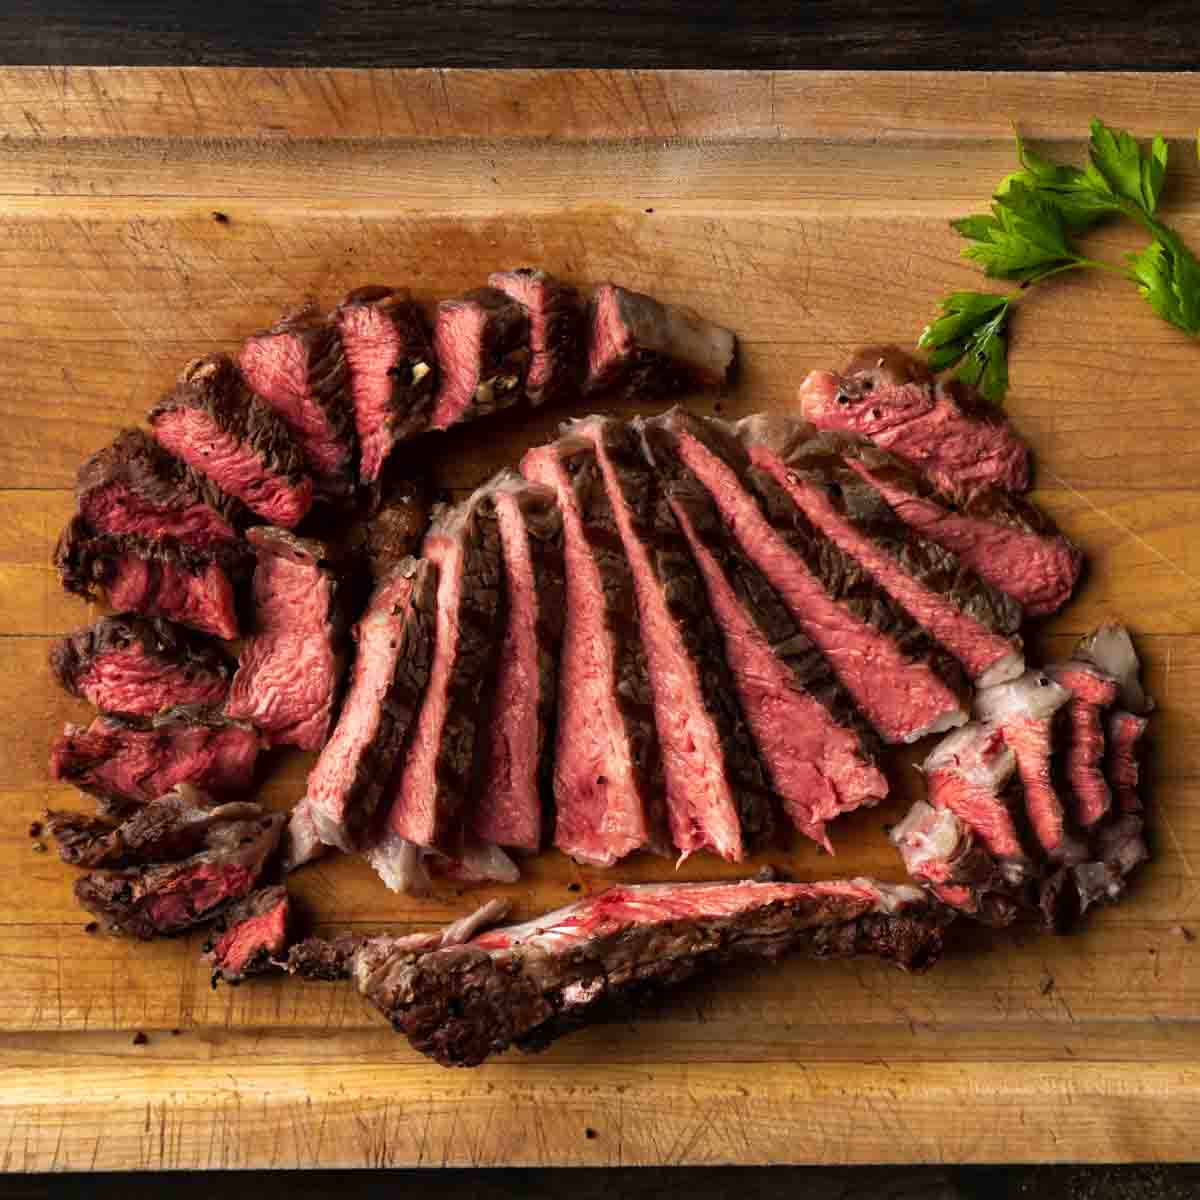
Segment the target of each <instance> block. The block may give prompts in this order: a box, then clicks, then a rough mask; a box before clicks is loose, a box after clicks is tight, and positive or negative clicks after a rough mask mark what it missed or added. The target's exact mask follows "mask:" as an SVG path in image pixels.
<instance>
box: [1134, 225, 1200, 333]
mask: <svg viewBox="0 0 1200 1200" xmlns="http://www.w3.org/2000/svg"><path fill="white" fill-rule="evenodd" d="M1129 265H1130V267H1131V269H1132V273H1133V277H1134V279H1135V280H1136V281H1137V284H1138V291H1139V292H1140V293H1141V295H1142V297H1143V298H1144V299H1145V300H1146V302H1147V303H1148V304H1149V305H1150V307H1151V308H1152V309H1154V311H1155V312H1156V313H1158V315H1159V316H1160V317H1162V318H1163V320H1164V321H1169V322H1170V323H1171V324H1172V325H1174V326H1176V328H1178V329H1182V330H1183V331H1184V332H1185V333H1189V334H1191V335H1192V336H1193V337H1196V336H1200V262H1197V261H1196V257H1195V255H1194V254H1192V252H1191V251H1190V250H1189V249H1188V248H1187V247H1186V246H1185V245H1184V244H1183V243H1182V242H1181V241H1180V240H1179V239H1178V238H1177V237H1175V236H1174V235H1168V236H1166V237H1163V238H1155V239H1154V241H1152V242H1151V243H1150V244H1149V245H1148V246H1147V247H1146V248H1145V249H1144V250H1142V251H1141V252H1140V253H1139V254H1131V255H1130V256H1129Z"/></svg>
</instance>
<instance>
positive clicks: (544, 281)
mask: <svg viewBox="0 0 1200 1200" xmlns="http://www.w3.org/2000/svg"><path fill="white" fill-rule="evenodd" d="M488 286H489V287H494V288H498V289H499V290H500V291H502V292H504V293H505V294H506V295H509V296H511V297H512V298H513V299H514V300H516V301H518V302H519V303H520V304H521V305H522V307H523V308H524V309H525V311H526V312H527V313H528V314H529V354H530V357H529V372H528V374H527V375H526V377H525V395H526V396H527V397H528V398H529V403H530V404H532V405H534V406H535V407H536V406H537V405H539V404H558V403H561V402H565V401H566V400H567V399H569V398H570V397H571V396H572V395H574V393H575V392H576V391H577V390H578V388H579V385H580V384H581V383H582V382H583V366H584V324H583V309H582V305H581V302H580V298H579V293H578V292H577V291H576V290H575V289H574V288H573V287H569V286H568V285H567V284H565V283H563V282H561V281H560V280H558V279H555V278H554V276H553V275H548V274H547V273H546V272H545V271H533V270H530V269H529V268H528V267H521V268H519V269H518V270H516V271H497V272H496V273H495V274H494V275H489V276H488Z"/></svg>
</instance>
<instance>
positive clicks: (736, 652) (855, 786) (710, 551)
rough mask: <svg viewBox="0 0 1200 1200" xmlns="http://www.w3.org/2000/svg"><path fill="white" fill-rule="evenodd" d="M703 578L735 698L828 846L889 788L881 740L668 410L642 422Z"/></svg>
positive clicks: (802, 817)
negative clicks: (704, 477) (733, 533)
mask: <svg viewBox="0 0 1200 1200" xmlns="http://www.w3.org/2000/svg"><path fill="white" fill-rule="evenodd" d="M638 429H639V432H640V433H641V437H642V445H643V448H644V450H645V452H646V455H647V457H648V458H649V459H650V461H651V462H652V463H653V465H654V467H655V470H656V472H657V477H658V480H659V482H660V486H661V487H662V488H663V489H664V492H665V494H666V497H667V500H668V502H669V504H670V506H671V511H672V513H673V514H674V515H675V519H676V520H677V521H678V523H679V528H680V530H681V531H682V533H683V535H684V537H685V538H686V539H687V542H688V546H689V548H690V550H691V553H692V556H693V558H694V559H695V562H696V566H697V568H698V569H699V571H700V574H701V576H702V577H703V581H704V587H705V589H706V591H707V594H708V603H709V606H710V608H711V609H712V613H713V617H714V619H715V620H716V623H717V625H718V627H719V628H720V631H721V635H722V638H723V641H724V649H725V658H726V661H727V662H728V663H729V668H730V670H731V671H732V673H733V682H734V686H735V688H736V690H737V696H738V701H739V703H740V704H741V708H742V711H743V713H745V716H746V720H747V722H748V724H749V726H750V730H751V732H752V733H753V735H754V740H755V742H756V744H757V746H758V750H759V754H760V755H761V756H762V760H763V764H764V766H765V767H766V769H767V771H768V773H769V775H770V779H771V784H772V787H773V788H774V790H775V792H776V793H777V794H778V796H779V798H780V800H781V802H782V804H783V808H784V811H785V812H786V813H787V815H788V817H789V819H790V820H791V821H792V824H793V825H795V827H796V828H797V829H798V830H800V832H801V833H803V834H804V835H805V836H807V837H810V838H812V839H813V840H814V841H816V842H818V843H819V844H820V845H822V846H824V847H825V849H827V850H830V851H831V852H832V848H831V847H830V845H829V839H828V836H827V835H826V832H825V824H826V822H827V821H831V820H833V819H834V818H835V817H837V816H839V815H840V814H841V813H844V812H850V811H852V810H854V809H856V808H859V807H861V806H863V805H873V804H877V803H878V802H879V801H880V800H881V799H882V798H883V797H884V796H886V795H887V791H888V785H887V780H886V778H885V777H884V775H883V774H882V772H880V771H879V770H878V768H877V767H876V765H875V761H874V760H875V751H876V749H877V747H878V741H877V739H876V737H875V735H874V733H873V732H872V730H871V728H870V726H869V725H868V724H867V723H866V722H865V721H864V720H863V719H862V718H861V717H860V716H859V714H858V711H857V709H856V708H855V706H854V701H853V699H852V697H851V696H850V694H849V693H848V692H847V691H846V690H845V688H843V687H842V685H841V683H840V682H839V681H838V678H837V676H836V675H835V674H834V672H833V669H832V667H831V666H830V665H829V662H828V661H827V660H826V659H825V657H824V656H823V655H822V654H821V653H820V651H819V650H817V648H816V646H815V645H814V644H813V643H812V641H811V640H810V639H809V638H808V637H806V636H805V634H804V633H802V632H801V630H800V629H799V627H798V626H797V625H796V622H795V621H794V620H793V618H792V616H791V614H790V613H789V612H788V609H787V606H786V605H785V604H784V603H783V601H782V600H780V598H779V596H778V595H777V594H776V592H775V591H774V589H773V588H772V587H771V585H770V584H769V583H768V582H767V580H766V579H765V577H764V576H763V574H762V572H760V571H759V570H758V568H757V567H755V566H754V564H753V563H752V562H751V561H750V559H749V558H748V557H747V556H746V555H745V554H744V553H743V552H742V551H741V550H740V549H739V548H738V546H737V543H736V542H735V541H734V540H733V539H732V538H731V537H730V536H729V534H728V531H727V530H726V528H725V524H724V522H723V521H722V520H721V516H720V513H718V512H717V509H716V506H715V505H714V503H713V501H712V497H711V496H710V495H709V494H708V492H707V491H706V490H705V489H704V487H703V486H701V484H700V482H699V480H697V479H696V477H695V476H694V475H693V474H692V473H691V471H689V470H688V469H687V467H685V466H684V465H683V463H682V461H681V460H680V458H679V453H678V448H677V446H676V442H675V436H674V434H673V433H672V432H671V431H670V429H669V428H668V427H667V425H666V424H665V423H664V421H663V419H662V418H659V417H656V418H653V419H652V420H642V421H639V422H638Z"/></svg>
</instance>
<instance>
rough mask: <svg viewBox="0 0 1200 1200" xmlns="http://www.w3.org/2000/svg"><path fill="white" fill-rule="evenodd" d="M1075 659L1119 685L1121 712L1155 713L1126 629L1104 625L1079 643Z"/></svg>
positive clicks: (1118, 700)
mask: <svg viewBox="0 0 1200 1200" xmlns="http://www.w3.org/2000/svg"><path fill="white" fill-rule="evenodd" d="M1072 657H1073V658H1077V659H1082V660H1083V661H1084V662H1088V663H1091V664H1092V665H1093V666H1095V667H1098V668H1099V669H1100V670H1101V671H1104V672H1106V673H1107V674H1108V675H1110V676H1112V678H1113V679H1115V680H1116V681H1117V688H1118V691H1117V703H1118V704H1120V706H1121V707H1122V708H1124V709H1127V710H1128V711H1129V712H1131V713H1139V714H1141V715H1145V714H1146V713H1148V712H1150V711H1152V710H1153V708H1154V701H1153V700H1152V699H1151V698H1150V696H1148V695H1147V694H1146V691H1145V689H1144V688H1143V687H1142V682H1141V675H1142V664H1141V663H1140V662H1139V661H1138V656H1137V651H1136V650H1135V649H1134V648H1133V639H1132V638H1130V636H1129V630H1128V629H1126V628H1125V626H1124V625H1115V624H1109V625H1101V626H1100V628H1099V629H1097V630H1095V631H1094V632H1092V633H1089V634H1088V635H1087V637H1085V638H1081V639H1080V641H1079V644H1078V645H1077V646H1076V647H1075V652H1074V654H1073V655H1072Z"/></svg>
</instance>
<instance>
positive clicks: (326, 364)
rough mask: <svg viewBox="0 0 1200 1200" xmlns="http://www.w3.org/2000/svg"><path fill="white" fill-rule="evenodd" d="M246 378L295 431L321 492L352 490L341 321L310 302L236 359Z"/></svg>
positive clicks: (341, 494) (338, 495)
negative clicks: (324, 313) (339, 334)
mask: <svg viewBox="0 0 1200 1200" xmlns="http://www.w3.org/2000/svg"><path fill="white" fill-rule="evenodd" d="M238 365H239V366H240V367H241V369H242V376H243V378H244V379H245V380H246V382H247V383H248V384H249V385H250V388H251V390H252V391H253V392H254V393H255V395H257V396H261V397H262V398H263V399H264V400H265V401H266V402H267V403H268V404H269V405H270V406H271V407H272V408H273V409H274V410H275V411H276V412H277V413H278V414H279V416H280V418H281V419H282V420H283V423H284V424H285V425H286V426H287V427H288V429H289V430H290V431H291V434H292V437H293V438H294V439H295V440H296V444H297V445H298V446H299V447H300V449H301V450H303V451H304V457H305V459H306V461H307V462H308V466H309V470H310V471H311V472H312V476H313V482H314V485H315V487H316V489H317V491H318V492H320V493H321V494H322V495H324V496H327V497H329V498H331V499H344V498H346V497H348V496H349V495H350V494H351V493H352V492H353V490H354V483H355V479H354V473H355V463H354V451H355V439H354V414H353V412H352V411H351V404H350V400H349V397H348V396H347V394H346V387H347V375H346V358H345V355H343V353H342V340H341V338H340V337H339V336H338V326H337V322H336V321H335V320H334V319H333V318H331V317H327V316H324V315H322V314H321V313H319V312H318V311H317V308H316V305H315V304H307V305H305V306H304V307H302V308H299V309H297V310H296V311H295V312H289V313H285V314H284V316H283V317H281V318H280V320H279V321H277V322H276V323H275V324H274V325H272V326H271V328H270V329H267V330H265V331H264V332H262V333H256V334H255V335H254V336H253V337H252V338H250V339H249V340H248V341H247V342H246V344H245V345H244V346H243V347H242V352H241V354H240V355H239V356H238Z"/></svg>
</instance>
